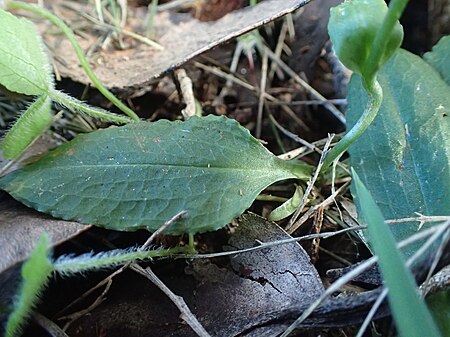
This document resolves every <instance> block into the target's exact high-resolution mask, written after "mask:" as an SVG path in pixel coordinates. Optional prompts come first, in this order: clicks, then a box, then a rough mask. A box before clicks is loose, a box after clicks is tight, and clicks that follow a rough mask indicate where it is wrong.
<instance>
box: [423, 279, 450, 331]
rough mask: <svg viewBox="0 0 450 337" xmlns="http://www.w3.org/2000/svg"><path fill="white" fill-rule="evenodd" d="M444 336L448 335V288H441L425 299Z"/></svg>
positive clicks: (449, 311) (449, 314)
mask: <svg viewBox="0 0 450 337" xmlns="http://www.w3.org/2000/svg"><path fill="white" fill-rule="evenodd" d="M425 300H426V302H427V305H428V308H429V309H430V311H431V314H432V315H433V317H434V319H435V321H436V323H437V325H438V326H439V328H440V329H441V332H442V335H443V336H444V337H450V289H448V286H447V289H445V288H444V289H442V290H440V291H438V292H436V293H433V294H431V295H429V296H427V298H426V299H425Z"/></svg>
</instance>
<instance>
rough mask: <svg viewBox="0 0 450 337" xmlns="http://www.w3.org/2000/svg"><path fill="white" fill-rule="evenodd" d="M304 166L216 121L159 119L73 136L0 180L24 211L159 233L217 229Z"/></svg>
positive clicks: (235, 127) (231, 125)
mask: <svg viewBox="0 0 450 337" xmlns="http://www.w3.org/2000/svg"><path fill="white" fill-rule="evenodd" d="M309 173H310V168H309V167H307V166H305V165H296V164H292V163H289V162H285V161H282V160H280V159H278V158H276V157H275V156H274V155H272V154H271V153H270V152H269V151H267V150H266V149H265V148H264V147H263V146H262V145H261V144H260V142H259V141H258V140H256V139H255V138H253V137H252V136H251V135H250V133H249V132H248V130H246V129H245V128H243V127H241V126H240V125H239V124H238V123H237V122H236V121H234V120H230V119H227V118H225V117H216V116H208V117H192V118H191V119H189V120H188V121H186V122H180V121H177V122H169V121H166V120H161V121H158V122H155V123H148V122H141V123H136V124H131V125H127V126H124V127H116V128H109V129H106V130H102V131H98V132H93V133H91V134H88V135H82V136H79V137H77V138H76V139H75V140H73V141H71V142H70V143H68V144H65V145H63V146H61V147H59V148H58V149H56V150H55V151H53V152H51V153H50V154H49V155H47V156H46V157H44V158H43V159H41V160H40V161H38V162H36V163H34V164H31V165H29V166H26V167H25V168H24V169H22V170H19V171H15V172H13V173H11V174H9V175H7V176H5V177H3V178H1V179H0V188H2V189H4V190H6V191H8V192H9V193H10V194H11V195H12V196H13V197H15V198H16V199H18V200H20V201H22V202H23V203H25V204H26V205H29V206H31V207H34V208H36V209H38V210H40V211H43V212H48V213H51V214H52V215H54V216H56V217H61V218H63V219H75V220H77V221H80V222H82V223H89V224H95V225H100V226H103V227H106V228H110V229H116V230H125V231H130V230H136V229H138V228H147V229H149V230H151V231H154V230H156V229H158V228H159V227H160V226H161V225H162V224H163V223H164V222H165V221H168V220H169V219H171V218H172V217H173V216H175V215H176V214H178V213H179V212H181V211H187V214H186V215H185V216H183V217H182V218H181V219H180V220H179V221H177V222H176V224H174V225H172V226H170V227H169V228H168V230H167V231H166V233H172V234H180V233H183V232H187V233H197V232H204V231H209V230H215V229H217V228H220V227H223V226H224V225H225V224H226V223H228V222H229V221H231V220H232V219H233V218H234V217H236V216H238V215H239V214H241V213H242V212H243V211H244V210H245V209H246V208H248V207H249V206H250V204H251V203H252V202H253V200H254V199H255V198H256V196H257V195H258V194H259V192H260V191H261V190H262V189H264V188H265V187H267V186H268V185H270V184H272V183H274V182H276V181H279V180H282V179H288V178H295V177H297V178H304V179H306V178H307V176H308V174H309Z"/></svg>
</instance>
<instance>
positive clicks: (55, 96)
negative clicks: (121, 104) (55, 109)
mask: <svg viewBox="0 0 450 337" xmlns="http://www.w3.org/2000/svg"><path fill="white" fill-rule="evenodd" d="M49 96H50V98H51V99H52V100H53V101H55V102H56V103H59V104H61V105H62V106H64V107H66V108H67V109H69V110H70V111H73V112H78V113H79V112H82V113H85V114H86V115H89V116H92V117H96V118H102V119H106V120H108V121H112V122H116V123H121V124H126V123H130V122H132V120H131V119H130V118H128V117H126V116H120V115H116V114H114V113H112V112H109V111H107V110H104V109H101V108H97V107H92V106H90V105H88V104H86V103H83V102H81V101H79V100H77V99H76V98H74V97H72V96H70V95H67V94H65V93H63V92H61V91H58V90H54V89H53V90H50V91H49Z"/></svg>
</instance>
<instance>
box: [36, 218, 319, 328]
mask: <svg viewBox="0 0 450 337" xmlns="http://www.w3.org/2000/svg"><path fill="white" fill-rule="evenodd" d="M238 222H239V226H238V227H237V228H236V231H235V232H234V233H233V235H232V236H231V239H230V241H229V246H227V248H228V249H232V250H235V249H243V248H249V247H253V246H255V244H256V240H261V241H263V242H269V241H273V240H280V239H286V238H290V236H289V235H288V234H287V233H286V232H285V231H284V230H282V229H281V228H280V227H279V226H277V225H276V224H275V223H272V222H269V221H267V220H265V219H263V218H261V217H259V216H256V215H253V214H247V215H244V216H242V217H241V218H240V219H239V220H238ZM180 262H182V261H171V262H170V264H168V265H166V266H165V267H164V266H163V267H162V268H161V266H160V267H159V268H158V267H157V266H156V267H155V272H156V273H158V274H159V275H158V276H159V277H160V278H161V280H163V281H164V283H165V284H166V285H167V286H168V287H169V288H170V289H171V290H172V291H173V292H174V293H175V294H177V295H179V296H182V297H183V298H184V299H185V301H186V302H187V304H188V306H189V307H190V309H191V310H192V312H193V313H194V314H195V315H196V317H197V318H198V319H199V321H200V322H201V323H202V325H203V326H204V327H205V329H206V330H207V331H208V332H209V333H210V334H211V335H212V336H236V335H239V334H241V333H243V332H244V331H246V330H247V329H253V328H254V326H255V325H258V324H259V317H261V316H263V315H264V314H265V313H268V312H274V311H276V310H277V309H279V308H285V307H286V306H289V305H291V306H293V305H297V304H298V303H302V304H303V305H304V306H307V305H308V304H309V303H311V302H312V301H313V300H314V299H316V298H317V297H318V296H320V294H321V293H322V292H323V285H322V282H321V280H320V277H319V275H318V273H317V271H316V270H315V268H314V266H313V265H312V264H311V262H310V260H309V257H308V255H307V254H306V252H305V251H304V250H303V248H302V247H301V246H300V245H299V244H297V243H290V244H284V245H279V246H274V247H271V248H266V249H264V250H259V251H254V252H248V253H242V254H239V255H233V256H231V257H226V258H216V259H212V260H193V261H192V262H191V263H189V266H188V267H185V264H184V263H180ZM152 268H153V267H152ZM183 270H184V271H185V272H183ZM123 278H124V280H122V279H119V280H115V281H114V282H113V285H112V288H111V290H110V292H109V293H108V295H107V296H106V300H105V302H103V303H102V304H101V305H100V306H98V307H97V308H95V309H94V310H93V311H92V312H90V314H89V315H86V316H84V317H83V318H81V319H80V320H79V321H76V322H75V323H74V324H72V325H71V327H70V328H69V330H68V331H67V332H68V334H69V335H70V336H77V337H82V336H92V335H94V334H95V333H96V332H95V331H96V329H97V331H102V332H103V333H104V334H105V335H107V336H130V337H133V336H150V335H151V336H153V337H155V336H192V335H195V334H194V333H193V332H192V331H191V330H190V328H189V327H188V326H186V325H185V324H179V322H180V320H179V315H180V313H179V311H178V310H177V309H176V308H175V307H174V306H173V304H172V303H171V302H170V301H169V300H168V299H167V298H166V297H165V296H164V295H163V294H162V293H161V292H160V290H159V289H156V288H155V287H154V286H153V284H151V283H149V282H148V280H146V279H144V278H142V277H140V276H139V277H137V278H136V277H135V275H134V276H133V275H131V276H130V273H128V274H127V275H126V276H124V277H123ZM54 296H55V295H54ZM91 300H92V299H91ZM44 301H45V299H44ZM131 322H133V323H131ZM280 327H281V328H284V327H285V326H278V325H276V324H274V325H270V326H268V327H265V328H262V330H261V329H258V330H257V331H258V333H261V334H258V335H260V336H262V335H263V334H262V333H263V332H264V333H266V334H267V333H268V331H270V332H272V334H271V335H274V334H273V332H274V331H277V332H279V330H280ZM274 329H275V330H274ZM149 332H151V333H149ZM255 336H256V335H255Z"/></svg>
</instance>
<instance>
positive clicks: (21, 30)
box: [0, 8, 53, 95]
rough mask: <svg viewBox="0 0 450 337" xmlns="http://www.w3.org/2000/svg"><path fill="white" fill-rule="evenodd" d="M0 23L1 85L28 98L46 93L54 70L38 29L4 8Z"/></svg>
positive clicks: (0, 15)
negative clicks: (28, 96)
mask: <svg viewBox="0 0 450 337" xmlns="http://www.w3.org/2000/svg"><path fill="white" fill-rule="evenodd" d="M0 23H1V24H0V84H1V85H3V86H5V87H6V88H7V89H8V90H10V91H14V92H18V93H21V94H25V95H41V94H43V93H46V92H47V91H48V87H49V86H50V85H53V84H52V75H51V67H50V65H49V61H48V58H47V55H46V54H45V52H44V49H43V44H42V41H41V38H40V36H39V35H38V33H37V31H36V28H35V27H34V25H33V24H32V23H31V22H30V21H28V20H26V19H18V18H16V17H15V16H14V15H12V14H11V13H9V12H6V11H4V10H3V9H1V8H0Z"/></svg>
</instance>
